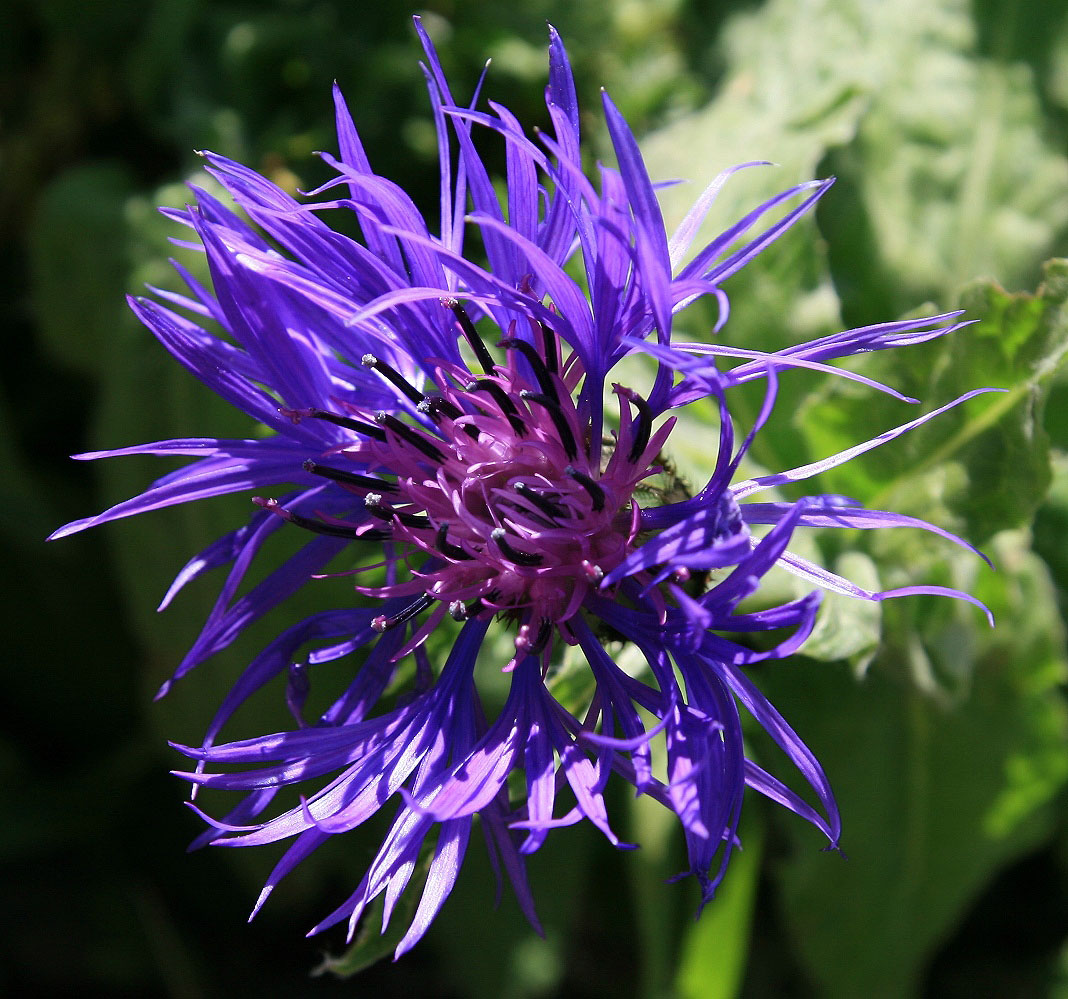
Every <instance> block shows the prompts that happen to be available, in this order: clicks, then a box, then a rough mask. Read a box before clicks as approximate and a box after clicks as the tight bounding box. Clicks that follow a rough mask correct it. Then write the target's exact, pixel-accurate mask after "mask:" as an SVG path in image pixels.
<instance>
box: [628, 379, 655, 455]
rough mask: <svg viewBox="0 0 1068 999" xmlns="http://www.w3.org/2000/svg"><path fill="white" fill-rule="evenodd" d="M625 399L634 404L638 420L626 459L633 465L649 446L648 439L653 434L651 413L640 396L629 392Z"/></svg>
mask: <svg viewBox="0 0 1068 999" xmlns="http://www.w3.org/2000/svg"><path fill="white" fill-rule="evenodd" d="M627 398H628V399H629V400H630V401H631V402H632V403H634V406H635V408H636V409H637V410H638V419H637V420H635V430H634V440H633V441H632V443H631V445H630V451H629V452H628V453H627V458H628V459H629V460H630V463H631V464H634V462H636V461H637V460H638V459H639V458H640V457H641V456H642V453H643V452H644V451H645V449H646V448H647V447H648V446H649V437H650V435H651V434H652V432H653V411H652V409H651V408H650V406H649V403H647V402H646V401H645V400H644V399H643V398H642V397H641V396H640V395H638V394H637V393H636V392H631V393H630V394H629V395H628V396H627Z"/></svg>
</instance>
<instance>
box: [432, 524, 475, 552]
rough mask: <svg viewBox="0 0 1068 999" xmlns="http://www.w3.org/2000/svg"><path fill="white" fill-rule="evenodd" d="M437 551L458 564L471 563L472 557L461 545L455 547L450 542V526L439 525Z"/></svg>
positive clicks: (436, 540) (436, 541)
mask: <svg viewBox="0 0 1068 999" xmlns="http://www.w3.org/2000/svg"><path fill="white" fill-rule="evenodd" d="M434 544H435V546H436V547H437V550H438V551H439V552H441V554H442V555H444V556H446V557H447V558H451V559H454V560H455V561H457V562H460V561H469V560H470V558H471V556H470V555H468V554H467V552H465V551H464V550H463V549H462V548H461V547H460V546H459V545H454V544H453V543H452V542H451V541H450V540H449V525H448V524H444V523H443V524H439V525H438V536H437V538H436V539H435V542H434Z"/></svg>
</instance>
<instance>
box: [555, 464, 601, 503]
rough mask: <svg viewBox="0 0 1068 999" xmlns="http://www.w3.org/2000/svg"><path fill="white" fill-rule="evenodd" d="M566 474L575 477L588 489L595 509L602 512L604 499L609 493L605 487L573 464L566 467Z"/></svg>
mask: <svg viewBox="0 0 1068 999" xmlns="http://www.w3.org/2000/svg"><path fill="white" fill-rule="evenodd" d="M564 474H565V475H566V476H568V478H571V479H574V480H575V481H576V482H577V483H578V484H579V485H580V486H582V488H583V489H585V490H586V492H588V493H589V494H590V500H591V501H592V503H593V509H594V510H595V511H596V512H597V513H600V512H601V511H602V510H603V509H604V501H605V498H606V495H607V494H606V493H605V491H604V489H603V488H601V485H600V483H598V482H596V481H594V480H593V479H591V478H590V477H589V476H588V475H586V473H585V472H580V471H579V470H578V469H577V468H574V467H573V466H571V465H568V466H567V468H565V469H564Z"/></svg>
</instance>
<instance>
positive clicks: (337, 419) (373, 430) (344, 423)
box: [278, 409, 386, 441]
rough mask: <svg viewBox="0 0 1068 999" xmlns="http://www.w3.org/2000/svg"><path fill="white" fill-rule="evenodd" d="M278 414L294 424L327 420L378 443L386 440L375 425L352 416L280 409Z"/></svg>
mask: <svg viewBox="0 0 1068 999" xmlns="http://www.w3.org/2000/svg"><path fill="white" fill-rule="evenodd" d="M278 412H279V413H281V414H282V415H283V416H285V417H288V418H289V419H291V420H292V421H293V422H294V423H299V422H300V421H301V420H325V421H326V422H327V423H333V424H334V426H337V427H344V428H345V429H346V430H354V431H356V433H358V434H363V435H364V436H365V437H370V438H372V439H373V440H376V441H385V439H386V435H385V434H384V433H383V432H382V431H381V430H380V429H379V428H378V427H376V426H375V425H374V424H373V423H364V422H363V420H354V419H353V418H352V417H351V416H341V415H340V414H339V413H331V412H329V411H328V410H325V409H279V410H278Z"/></svg>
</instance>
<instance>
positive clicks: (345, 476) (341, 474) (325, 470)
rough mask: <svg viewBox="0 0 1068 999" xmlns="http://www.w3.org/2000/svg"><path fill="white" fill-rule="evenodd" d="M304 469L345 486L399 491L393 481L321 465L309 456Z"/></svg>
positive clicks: (385, 491) (380, 490)
mask: <svg viewBox="0 0 1068 999" xmlns="http://www.w3.org/2000/svg"><path fill="white" fill-rule="evenodd" d="M304 471H305V472H310V473H311V474H312V475H321V476H322V477H323V478H324V479H329V480H330V481H331V482H338V483H340V484H341V485H343V486H355V487H357V488H358V489H374V490H376V491H378V492H383V493H395V492H397V486H396V485H395V484H394V483H392V482H383V481H382V480H381V479H376V478H375V477H374V476H372V475H360V474H359V473H358V472H345V471H342V470H341V469H340V468H331V467H330V466H329V465H320V464H319V462H317V461H313V460H312V459H311V458H309V459H308V460H307V461H306V462H304Z"/></svg>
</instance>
